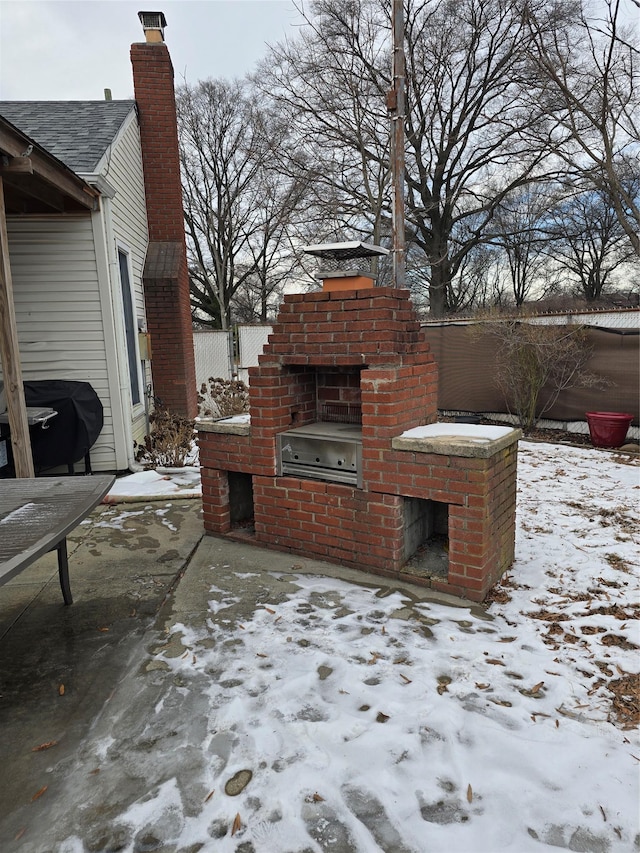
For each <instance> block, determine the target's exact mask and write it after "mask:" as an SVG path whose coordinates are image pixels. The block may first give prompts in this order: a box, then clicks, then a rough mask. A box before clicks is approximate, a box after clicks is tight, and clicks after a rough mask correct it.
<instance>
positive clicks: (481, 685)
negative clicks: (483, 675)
mask: <svg viewBox="0 0 640 853" xmlns="http://www.w3.org/2000/svg"><path fill="white" fill-rule="evenodd" d="M476 687H477V688H478V690H486V689H487V688H488V687H491V685H490V684H484V683H482V682H479V681H476Z"/></svg>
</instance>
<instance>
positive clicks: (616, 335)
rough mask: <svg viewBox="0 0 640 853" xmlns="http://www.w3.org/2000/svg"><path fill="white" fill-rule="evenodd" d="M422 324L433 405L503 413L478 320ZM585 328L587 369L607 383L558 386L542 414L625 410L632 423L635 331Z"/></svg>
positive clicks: (491, 344) (637, 365) (637, 368)
mask: <svg viewBox="0 0 640 853" xmlns="http://www.w3.org/2000/svg"><path fill="white" fill-rule="evenodd" d="M423 330H424V332H425V334H426V336H427V340H428V341H429V343H430V345H431V350H432V352H433V354H434V356H435V359H436V361H437V363H438V368H439V376H440V379H439V394H438V408H439V409H441V410H444V411H455V412H477V413H481V412H493V413H500V412H504V413H506V411H507V409H506V406H505V401H504V398H503V396H502V394H501V392H500V390H499V389H498V387H497V386H496V383H495V354H496V349H497V342H496V340H495V338H493V337H492V336H491V335H481V334H478V326H477V324H470V325H461V324H443V325H438V326H436V325H431V324H429V325H426V326H424V327H423ZM585 333H586V336H587V342H588V345H589V346H590V347H592V349H593V353H592V356H591V358H590V360H589V363H588V365H587V367H586V369H587V370H588V371H589V372H590V373H595V374H596V375H597V376H601V377H603V378H604V379H606V380H608V382H609V383H610V384H609V385H608V387H606V388H605V389H594V388H570V389H568V390H567V391H564V392H562V393H561V395H560V397H559V398H558V400H557V401H556V403H555V404H554V406H553V407H552V408H551V409H550V410H549V412H548V413H545V418H550V419H553V420H559V421H583V420H584V419H585V412H588V411H606V412H628V413H629V414H632V415H633V416H634V420H633V423H634V424H636V425H637V424H638V422H639V415H640V412H639V408H640V405H639V388H640V359H639V351H638V350H639V344H640V333H639V332H638V331H636V330H622V329H601V328H585Z"/></svg>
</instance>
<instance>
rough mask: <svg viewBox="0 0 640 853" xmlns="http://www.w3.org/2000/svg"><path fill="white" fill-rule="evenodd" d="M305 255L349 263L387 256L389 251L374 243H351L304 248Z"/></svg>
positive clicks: (323, 244)
mask: <svg viewBox="0 0 640 853" xmlns="http://www.w3.org/2000/svg"><path fill="white" fill-rule="evenodd" d="M302 251H303V252H305V254H307V255H315V256H316V257H317V258H326V259H328V260H331V261H349V260H352V259H353V258H371V257H374V256H376V255H388V254H389V249H385V248H383V247H382V246H376V245H375V244H374V243H362V242H361V241H353V242H351V243H317V244H316V245H313V246H305V247H304V249H303V250H302Z"/></svg>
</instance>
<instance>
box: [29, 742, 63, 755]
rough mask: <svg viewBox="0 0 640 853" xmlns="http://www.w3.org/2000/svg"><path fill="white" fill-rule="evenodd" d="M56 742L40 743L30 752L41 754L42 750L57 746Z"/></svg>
mask: <svg viewBox="0 0 640 853" xmlns="http://www.w3.org/2000/svg"><path fill="white" fill-rule="evenodd" d="M57 744H58V741H57V740H48V741H47V742H46V743H41V744H40V745H39V746H34V747H33V748H32V749H31V752H42V750H43V749H51V747H52V746H57Z"/></svg>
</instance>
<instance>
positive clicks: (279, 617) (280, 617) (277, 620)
mask: <svg viewBox="0 0 640 853" xmlns="http://www.w3.org/2000/svg"><path fill="white" fill-rule="evenodd" d="M281 619H282V616H278V618H277V619H276V621H275V622H274V623H273V624H274V625H276V624H277V623H278V622H279V621H280V620H281Z"/></svg>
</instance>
